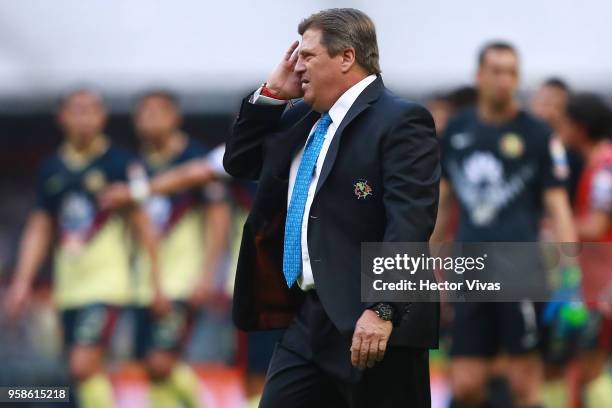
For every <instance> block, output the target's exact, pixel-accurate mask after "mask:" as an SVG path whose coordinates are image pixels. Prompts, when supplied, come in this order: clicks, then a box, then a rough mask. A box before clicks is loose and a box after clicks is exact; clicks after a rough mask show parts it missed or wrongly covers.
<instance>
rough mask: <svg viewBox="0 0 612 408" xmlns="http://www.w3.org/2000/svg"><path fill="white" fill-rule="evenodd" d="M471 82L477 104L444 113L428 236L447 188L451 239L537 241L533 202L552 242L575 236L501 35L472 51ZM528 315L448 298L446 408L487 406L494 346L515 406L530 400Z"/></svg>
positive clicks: (527, 308)
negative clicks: (454, 214) (454, 224)
mask: <svg viewBox="0 0 612 408" xmlns="http://www.w3.org/2000/svg"><path fill="white" fill-rule="evenodd" d="M476 84H477V88H478V102H477V107H476V108H475V109H467V110H465V111H464V112H463V113H460V114H459V115H458V116H456V117H455V118H453V119H452V120H451V121H450V122H449V124H448V126H447V130H446V134H445V135H444V136H443V137H442V163H443V165H442V168H443V175H444V177H443V179H442V181H441V183H440V207H439V211H438V221H437V223H436V231H435V232H434V236H433V237H432V240H433V241H441V240H442V238H441V237H444V229H445V227H446V224H447V218H448V208H449V204H450V202H451V197H452V193H454V195H455V196H456V197H457V198H458V202H459V206H460V220H459V230H458V233H457V237H456V238H457V240H458V241H465V242H483V241H498V242H517V241H526V242H529V241H537V239H538V230H539V219H540V214H541V208H540V206H541V204H543V206H544V208H545V209H546V211H547V212H548V213H549V214H550V216H551V219H552V221H553V224H554V226H555V227H556V228H555V231H557V232H558V240H560V241H569V242H573V241H575V231H574V227H573V224H572V218H571V211H570V207H569V202H568V197H567V192H566V191H565V189H564V182H565V178H566V177H567V172H568V169H567V164H566V162H565V157H564V152H563V148H562V146H561V145H560V143H557V144H555V143H553V142H552V141H551V138H550V132H549V130H548V128H547V127H546V126H545V125H543V124H541V123H540V122H539V121H538V120H536V119H534V118H533V117H531V116H530V115H529V114H527V113H525V112H524V111H522V110H521V109H520V107H519V104H518V101H517V99H516V97H515V94H516V91H517V88H518V84H519V61H518V55H517V52H516V50H515V49H514V48H513V47H512V46H511V45H510V44H507V43H503V42H498V43H490V44H488V45H486V46H485V47H484V48H483V49H482V50H481V52H480V54H479V59H478V72H477V77H476ZM517 185H518V186H519V187H518V188H515V187H516V186H517ZM512 186H515V187H512ZM517 261H520V260H517ZM529 262H532V261H529ZM533 262H535V260H533ZM517 267H520V266H517ZM536 317H537V315H536V311H535V309H534V306H533V304H532V303H531V302H521V303H488V304H485V303H465V304H455V316H454V322H453V330H452V349H451V356H452V360H451V369H450V379H451V386H452V392H453V398H454V401H453V406H484V404H486V403H491V401H490V399H489V396H488V395H487V391H486V390H487V382H488V381H489V379H490V377H491V373H492V372H491V368H492V364H491V363H492V361H493V358H494V357H496V356H498V355H499V353H500V352H502V351H503V352H505V353H507V354H508V356H509V357H508V364H507V366H506V367H505V369H506V372H505V374H506V378H507V380H508V382H509V384H510V388H511V391H512V394H513V398H514V402H515V404H516V405H517V406H521V407H533V406H537V404H538V403H539V395H538V394H539V387H540V382H541V363H540V359H539V358H538V355H537V354H536V347H537V345H538V331H537V322H536V320H537V318H536Z"/></svg>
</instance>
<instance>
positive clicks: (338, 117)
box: [329, 74, 376, 126]
mask: <svg viewBox="0 0 612 408" xmlns="http://www.w3.org/2000/svg"><path fill="white" fill-rule="evenodd" d="M375 79H376V75H375V74H372V75H368V76H367V77H365V78H363V79H362V80H361V81H359V82H357V83H356V84H355V85H353V86H352V87H350V88H349V89H347V91H346V92H344V93H343V94H342V96H340V98H338V100H337V101H336V103H334V104H333V106H332V107H331V109H330V110H329V116H330V117H331V119H332V122H333V123H334V125H335V126H339V125H340V123H342V119H344V117H345V116H346V114H347V113H348V111H349V109H350V108H351V106H353V104H354V103H355V101H356V100H357V98H358V97H359V95H361V93H362V92H363V90H364V89H366V88H367V87H368V85H370V84H371V83H372V82H374V80H375Z"/></svg>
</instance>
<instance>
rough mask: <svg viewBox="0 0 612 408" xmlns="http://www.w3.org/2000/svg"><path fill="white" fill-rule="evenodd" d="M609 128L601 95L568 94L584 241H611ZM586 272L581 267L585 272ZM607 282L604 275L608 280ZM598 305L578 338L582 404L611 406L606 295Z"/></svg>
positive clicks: (567, 125) (565, 131)
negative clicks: (579, 165)
mask: <svg viewBox="0 0 612 408" xmlns="http://www.w3.org/2000/svg"><path fill="white" fill-rule="evenodd" d="M611 132H612V111H611V110H610V108H609V107H608V106H607V105H606V104H605V102H603V100H602V99H601V98H600V97H598V96H596V95H594V94H578V95H574V96H572V97H571V98H570V100H569V103H568V105H567V110H566V115H565V119H564V120H562V125H561V126H560V134H561V136H562V137H563V139H564V140H566V142H567V143H568V144H569V145H570V146H571V147H573V148H575V149H576V151H577V152H578V153H579V154H580V155H581V156H582V158H583V159H584V161H585V163H586V167H585V170H584V172H583V174H582V176H581V177H580V182H579V185H578V195H577V197H576V225H577V231H578V235H579V238H580V240H581V241H583V242H606V243H612V142H611V141H610V135H611ZM589 272H590V269H589V268H585V270H584V273H585V277H587V278H588V274H589ZM607 272H608V273H609V269H608V271H607ZM610 282H611V280H610V279H608V285H610ZM608 287H609V286H608ZM600 306H601V308H602V309H603V310H602V312H603V313H599V312H598V311H594V312H593V313H592V319H591V325H589V326H590V327H589V328H588V330H585V331H584V332H583V333H582V334H583V336H582V337H583V338H582V339H581V340H582V342H581V346H582V350H581V353H580V357H579V369H580V379H579V381H580V383H581V385H582V386H583V387H584V389H583V391H584V395H582V396H581V397H582V400H583V401H582V402H583V406H586V407H600V406H601V407H603V406H606V407H609V406H612V380H611V379H610V377H609V376H606V375H605V367H606V363H607V362H608V358H609V356H610V352H611V351H612V313H611V310H610V303H609V301H608V302H607V303H603V304H601V305H600Z"/></svg>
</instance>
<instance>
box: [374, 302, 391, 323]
mask: <svg viewBox="0 0 612 408" xmlns="http://www.w3.org/2000/svg"><path fill="white" fill-rule="evenodd" d="M375 310H376V314H377V315H378V317H379V318H381V319H382V320H387V321H389V320H392V318H393V308H392V307H391V306H390V305H387V304H384V303H381V304H379V305H377V306H376V308H375Z"/></svg>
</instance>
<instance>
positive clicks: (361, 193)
mask: <svg viewBox="0 0 612 408" xmlns="http://www.w3.org/2000/svg"><path fill="white" fill-rule="evenodd" d="M353 187H355V190H354V193H355V195H356V196H357V199H358V200H365V199H366V198H368V197H369V196H371V195H372V187H370V185H369V184H368V180H365V179H359V180H357V182H355V184H354V185H353Z"/></svg>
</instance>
